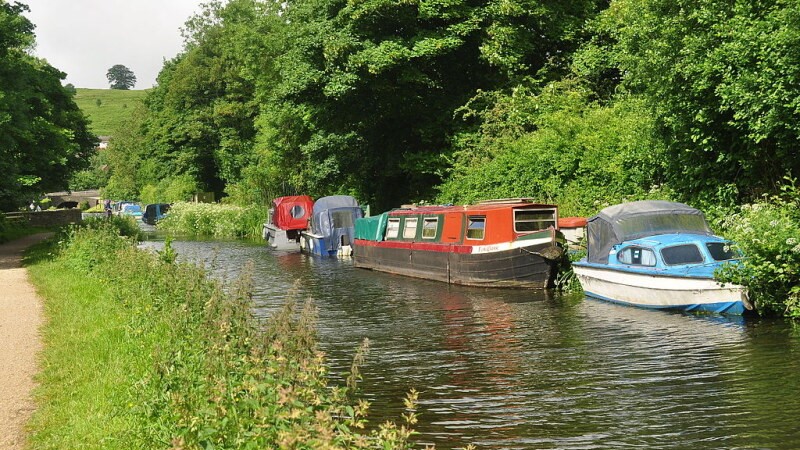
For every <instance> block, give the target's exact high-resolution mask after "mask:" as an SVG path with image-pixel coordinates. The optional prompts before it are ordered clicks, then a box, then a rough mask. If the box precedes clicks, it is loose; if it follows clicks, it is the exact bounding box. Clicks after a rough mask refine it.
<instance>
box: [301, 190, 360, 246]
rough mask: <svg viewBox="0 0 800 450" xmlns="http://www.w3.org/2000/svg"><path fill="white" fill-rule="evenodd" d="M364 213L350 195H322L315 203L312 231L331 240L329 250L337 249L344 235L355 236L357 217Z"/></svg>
mask: <svg viewBox="0 0 800 450" xmlns="http://www.w3.org/2000/svg"><path fill="white" fill-rule="evenodd" d="M363 215H364V213H363V212H362V211H361V208H360V207H359V206H358V202H357V201H356V199H354V198H353V197H350V196H349V195H332V196H329V197H322V198H321V199H319V200H317V201H316V202H315V203H314V212H313V214H312V217H311V232H312V233H313V234H315V235H317V236H322V237H324V238H325V240H326V241H328V242H329V247H330V248H328V250H336V248H338V243H340V242H341V238H342V236H344V235H347V236H349V237H352V236H353V231H354V227H355V221H356V219H358V218H360V217H362V216H363Z"/></svg>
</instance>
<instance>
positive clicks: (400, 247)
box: [353, 239, 558, 289]
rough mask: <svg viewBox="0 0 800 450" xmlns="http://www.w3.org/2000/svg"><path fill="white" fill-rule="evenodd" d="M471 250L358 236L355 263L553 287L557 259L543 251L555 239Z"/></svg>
mask: <svg viewBox="0 0 800 450" xmlns="http://www.w3.org/2000/svg"><path fill="white" fill-rule="evenodd" d="M546 241H547V242H542V243H538V244H533V245H529V246H526V247H511V248H508V249H503V250H498V251H486V252H478V253H471V252H470V250H471V249H470V248H469V247H468V246H459V245H449V244H422V243H400V242H373V241H366V240H361V239H357V240H356V241H355V242H354V245H353V264H354V265H355V266H356V267H360V268H364V269H372V270H377V271H381V272H388V273H394V274H399V275H405V276H410V277H416V278H424V279H429V280H435V281H442V282H445V283H451V284H460V285H465V286H481V287H514V288H534V289H542V288H547V287H552V286H553V281H554V279H555V275H556V272H557V269H558V263H557V262H556V261H553V260H549V259H546V258H544V257H542V256H540V255H539V254H538V252H540V251H542V250H544V249H546V248H549V247H551V246H552V242H551V241H550V240H549V239H547V240H546Z"/></svg>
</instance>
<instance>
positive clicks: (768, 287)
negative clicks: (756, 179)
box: [718, 178, 800, 318]
mask: <svg viewBox="0 0 800 450" xmlns="http://www.w3.org/2000/svg"><path fill="white" fill-rule="evenodd" d="M786 180H787V183H786V184H784V185H783V186H782V188H781V191H782V193H781V195H776V196H772V197H766V198H765V199H764V200H763V201H761V202H758V203H753V204H748V205H742V206H740V207H739V208H738V210H737V211H735V212H734V213H733V214H730V215H728V216H727V217H724V218H722V219H721V220H720V223H719V225H720V226H721V228H722V231H723V233H724V234H725V236H726V237H729V238H730V239H732V240H733V241H734V242H736V244H737V245H738V247H739V248H740V249H741V250H742V252H743V253H744V255H745V258H744V260H743V262H742V263H741V264H738V265H731V266H728V267H726V268H725V269H724V270H722V271H720V273H719V274H718V277H719V279H720V281H725V282H733V283H737V284H742V285H745V286H747V287H748V288H749V291H750V296H751V299H752V300H753V301H755V305H756V307H757V309H758V310H760V311H762V312H773V313H779V314H783V315H785V316H788V317H792V318H800V186H797V185H796V180H795V179H791V178H787V179H786Z"/></svg>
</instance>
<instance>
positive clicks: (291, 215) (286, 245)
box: [262, 195, 314, 250]
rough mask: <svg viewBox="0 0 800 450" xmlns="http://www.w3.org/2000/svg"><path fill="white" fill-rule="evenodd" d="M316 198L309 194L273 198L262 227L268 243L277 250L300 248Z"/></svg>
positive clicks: (263, 235)
mask: <svg viewBox="0 0 800 450" xmlns="http://www.w3.org/2000/svg"><path fill="white" fill-rule="evenodd" d="M313 206H314V200H313V199H312V198H311V197H309V196H307V195H293V196H285V197H278V198H276V199H274V200H272V207H271V208H270V210H269V217H268V218H267V222H266V223H264V226H263V228H262V237H263V238H264V240H265V241H267V245H269V246H270V247H271V248H274V249H276V250H299V249H300V233H301V232H303V231H304V230H306V229H307V228H308V221H309V219H310V218H311V211H312V208H313Z"/></svg>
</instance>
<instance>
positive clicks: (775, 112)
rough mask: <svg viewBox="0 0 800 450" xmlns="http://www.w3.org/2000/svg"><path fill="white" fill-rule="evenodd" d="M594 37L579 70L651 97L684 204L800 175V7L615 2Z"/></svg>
mask: <svg viewBox="0 0 800 450" xmlns="http://www.w3.org/2000/svg"><path fill="white" fill-rule="evenodd" d="M593 33H594V37H593V44H592V45H590V46H588V47H587V48H586V49H585V50H584V51H583V52H581V56H580V57H579V58H578V63H579V66H580V67H582V68H583V70H584V73H585V74H587V76H589V77H592V78H593V79H594V80H596V81H597V82H598V85H601V86H603V87H601V88H600V89H598V91H602V92H610V91H611V90H612V89H616V91H618V92H629V93H635V94H640V95H642V96H643V98H645V99H646V101H647V102H648V103H649V105H650V108H651V111H652V114H653V115H654V117H655V118H656V120H657V123H659V124H660V128H661V130H660V133H661V135H662V136H663V139H664V141H665V142H666V143H667V144H668V158H666V159H665V161H666V162H667V163H668V164H669V166H668V169H669V170H668V175H669V178H668V179H669V181H670V182H671V183H672V185H673V186H674V188H675V189H677V190H678V191H679V192H680V193H682V195H683V196H684V197H686V198H691V197H695V198H697V197H704V198H717V199H727V200H734V201H735V200H737V199H741V198H744V199H747V198H756V197H758V196H760V195H761V194H762V193H764V192H769V191H774V189H775V188H776V186H777V184H778V182H779V181H780V180H781V179H782V178H783V177H784V176H785V175H787V174H791V175H793V176H795V177H796V176H797V175H798V174H800V152H798V145H797V143H798V141H800V100H799V99H800V52H797V51H796V49H797V48H798V47H800V1H797V0H779V1H776V2H769V3H763V2H728V1H722V0H707V1H702V2H695V1H689V0H616V1H614V2H612V3H611V6H610V8H609V9H608V10H607V11H605V12H604V13H603V14H602V15H601V16H600V18H599V20H598V21H597V22H596V23H595V26H594V29H593ZM614 85H616V86H617V87H616V88H613V87H612V88H611V89H609V86H614Z"/></svg>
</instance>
